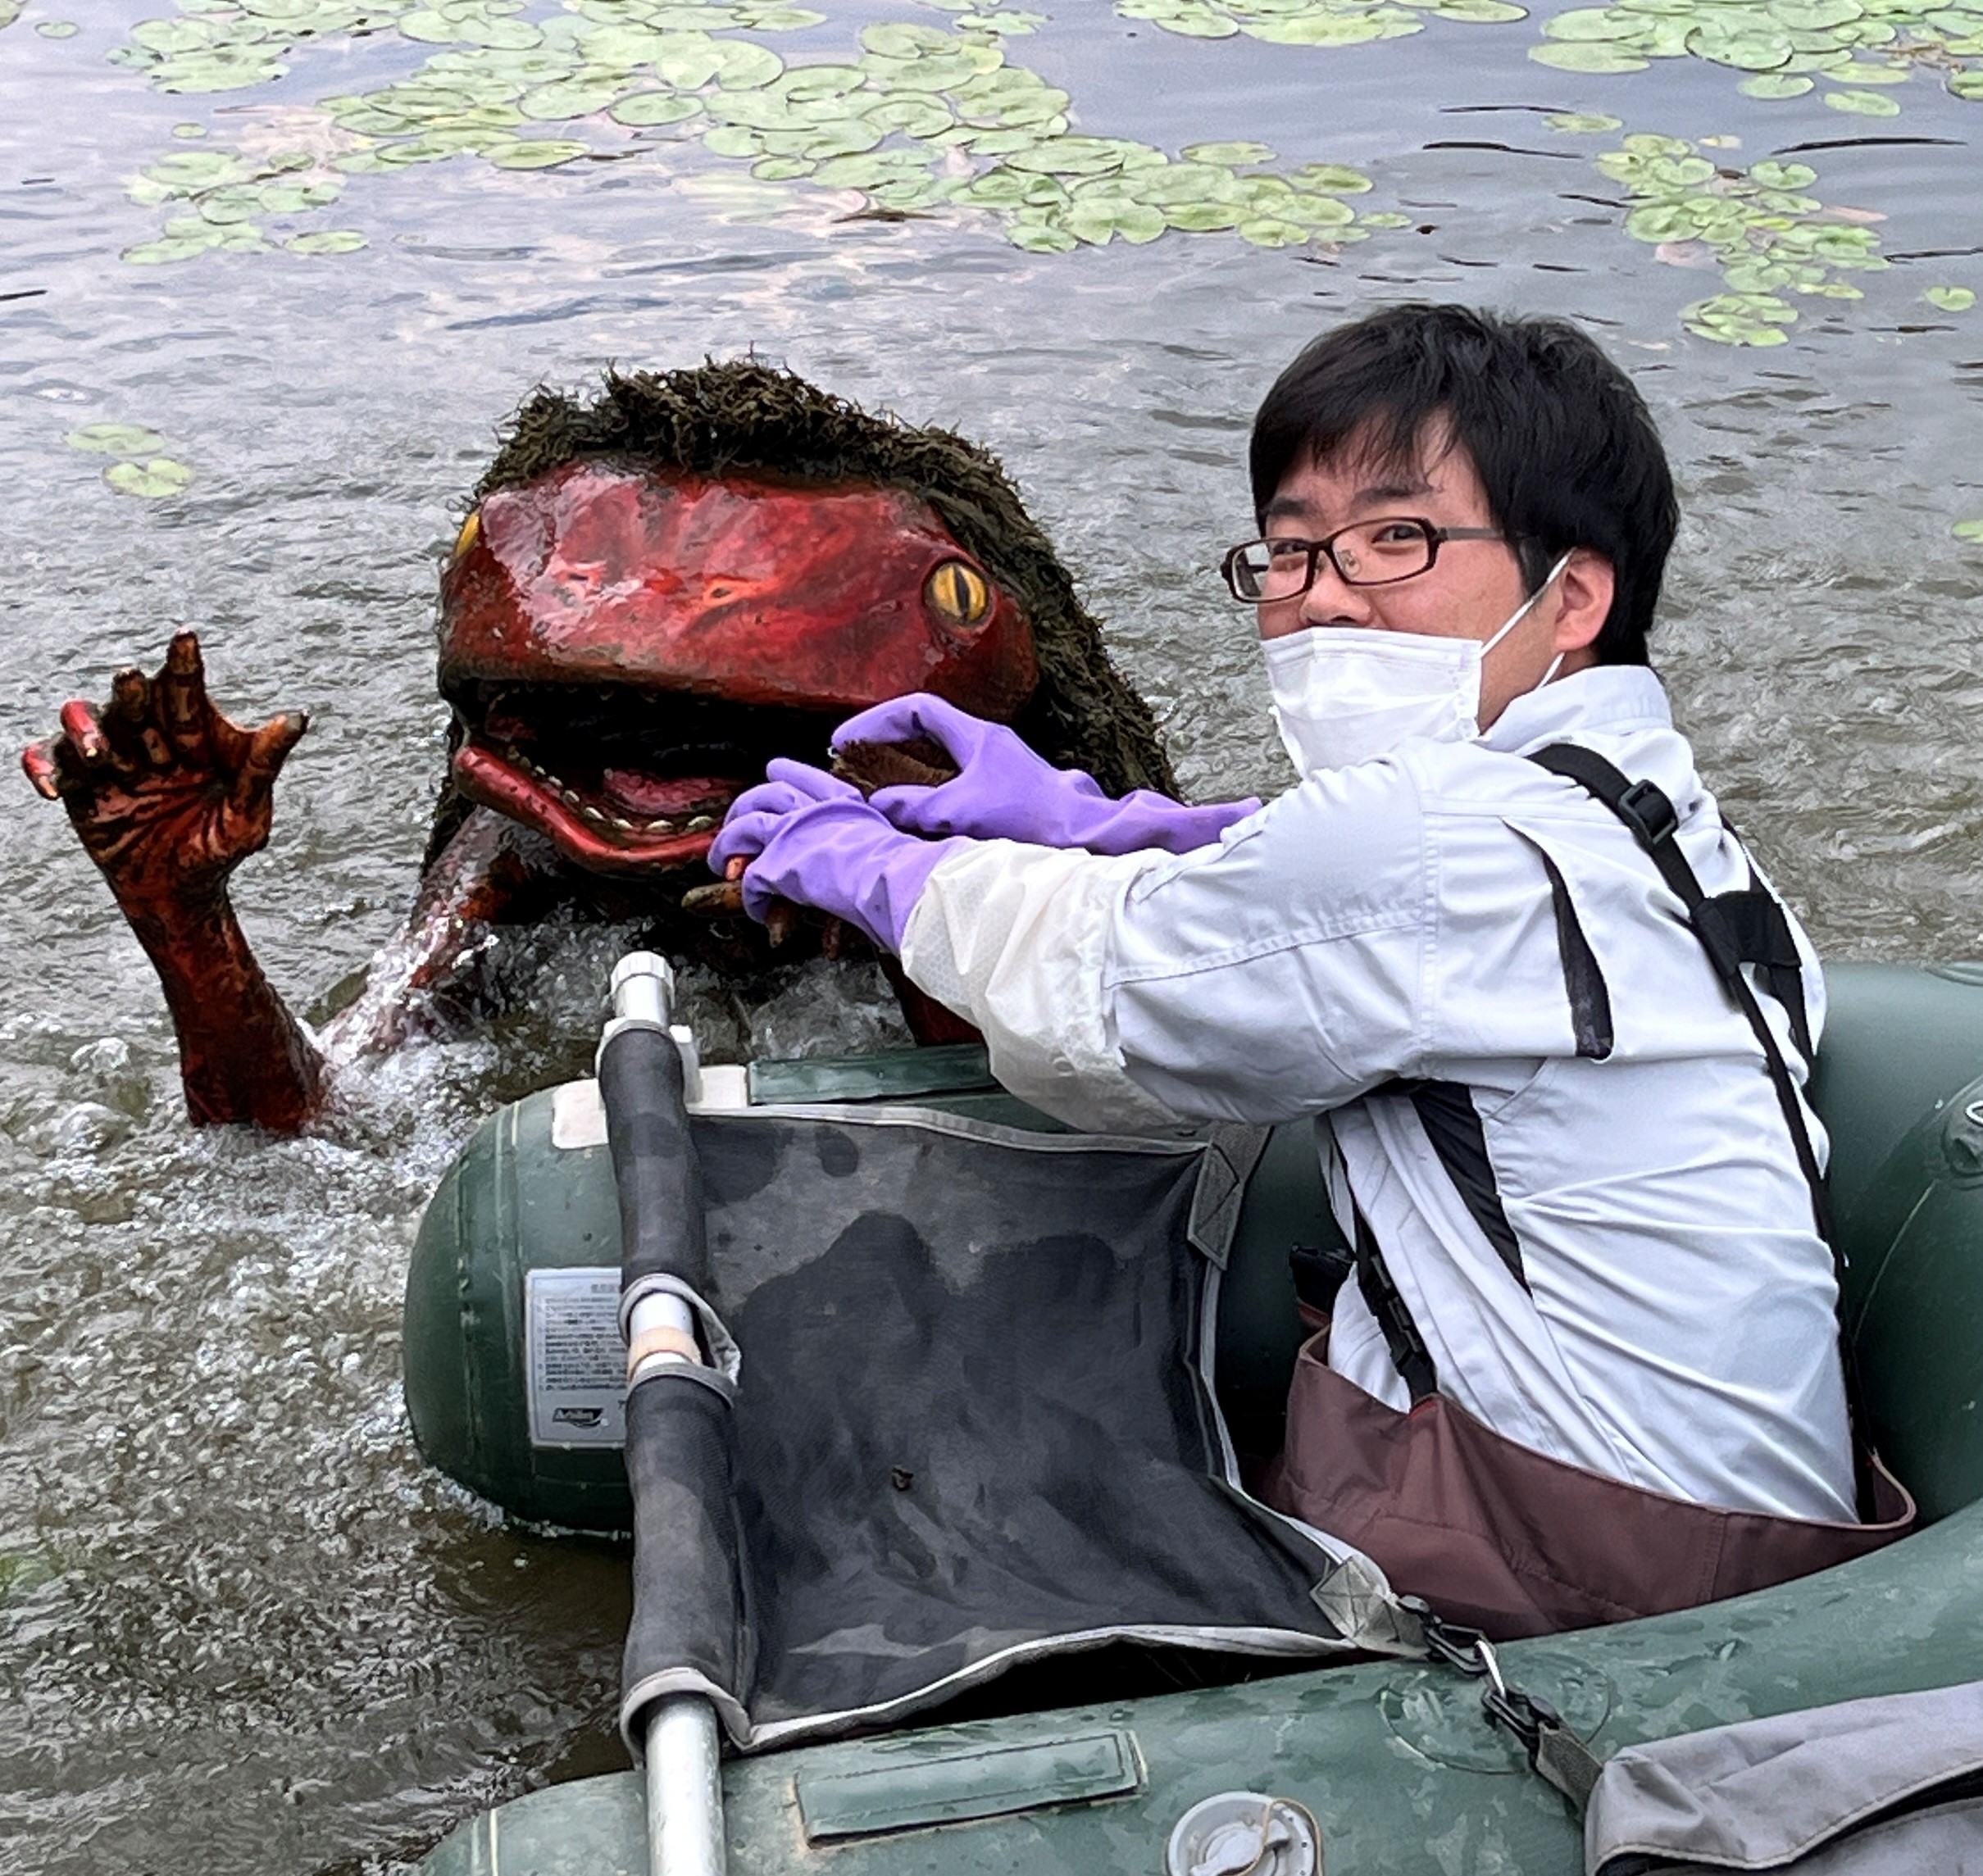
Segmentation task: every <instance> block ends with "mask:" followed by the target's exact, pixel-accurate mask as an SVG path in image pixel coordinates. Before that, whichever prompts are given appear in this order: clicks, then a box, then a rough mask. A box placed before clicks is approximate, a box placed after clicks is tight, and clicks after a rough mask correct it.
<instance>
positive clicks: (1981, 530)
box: [1949, 516, 1983, 547]
mask: <svg viewBox="0 0 1983 1876" xmlns="http://www.w3.org/2000/svg"><path fill="white" fill-rule="evenodd" d="M1949 533H1950V534H1953V535H1954V536H1955V538H1957V539H1958V541H1972V542H1974V543H1976V545H1977V546H1978V547H1983V516H1978V517H1977V518H1976V520H1972V521H1958V522H1957V523H1956V524H1955V525H1954V526H1953V527H1952V528H1951V529H1949Z"/></svg>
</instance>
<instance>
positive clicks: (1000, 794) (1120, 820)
mask: <svg viewBox="0 0 1983 1876" xmlns="http://www.w3.org/2000/svg"><path fill="white" fill-rule="evenodd" d="M917 736H926V737H928V738H930V740H931V741H932V742H935V743H941V744H942V745H943V746H944V748H945V749H947V750H948V752H950V759H951V760H952V761H953V762H955V763H956V764H957V769H958V771H959V772H958V774H957V779H955V780H954V781H949V782H945V783H944V784H942V785H941V786H940V787H938V788H877V789H876V791H875V793H874V797H873V800H872V806H875V807H876V808H879V809H880V811H881V812H882V813H883V814H885V815H887V816H888V818H889V821H890V822H891V823H893V824H894V825H895V826H897V827H898V828H901V829H904V830H905V831H906V832H907V833H910V834H969V835H970V836H971V838H974V839H976V840H1023V841H1026V842H1028V843H1030V844H1031V845H1033V846H1035V847H1085V848H1087V850H1088V851H1089V852H1090V853H1111V854H1112V853H1140V852H1144V850H1145V849H1146V848H1149V847H1162V849H1163V850H1164V851H1165V852H1168V853H1189V852H1192V851H1193V849H1194V848H1196V847H1209V846H1210V845H1211V844H1212V842H1214V841H1215V840H1217V838H1219V835H1220V834H1221V831H1222V830H1223V829H1226V828H1228V827H1230V826H1231V824H1233V823H1234V822H1235V821H1236V820H1244V819H1245V818H1246V816H1247V815H1249V814H1253V813H1254V812H1256V811H1258V808H1259V806H1260V804H1259V802H1257V801H1251V800H1249V801H1244V802H1219V803H1217V804H1216V805H1214V806H1208V807H1202V808H1193V807H1186V806H1185V805H1184V803H1183V802H1174V801H1172V800H1171V797H1169V796H1168V795H1160V794H1157V793H1154V792H1153V791H1152V790H1150V789H1148V788H1138V789H1136V790H1135V792H1134V793H1130V794H1126V795H1125V796H1123V797H1121V800H1119V801H1113V800H1111V799H1110V798H1109V797H1108V796H1107V795H1105V794H1103V793H1102V790H1101V788H1100V787H1099V786H1098V784H1097V783H1096V781H1095V779H1094V777H1093V776H1092V775H1088V774H1083V773H1082V772H1081V770H1079V769H1057V768H1055V767H1054V766H1053V764H1052V763H1051V762H1049V761H1047V760H1046V758H1045V757H1044V756H1039V755H1036V754H1035V752H1033V751H1032V750H1031V749H1029V748H1028V747H1026V744H1025V743H1023V742H1021V740H1020V738H1019V737H1018V736H1017V734H1015V733H1014V732H1013V731H1012V730H1010V729H1007V728H1006V727H1005V725H1003V724H1002V723H986V722H984V721H982V720H980V719H979V718H977V717H975V716H971V715H966V713H965V712H964V711H961V710H959V709H958V708H957V706H955V705H954V704H948V703H946V702H944V700H943V699H942V698H941V697H931V696H930V695H929V694H928V693H926V692H917V693H915V694H913V695H912V696H909V697H893V698H891V699H890V700H889V702H886V703H881V704H876V706H875V707H874V708H873V709H872V710H864V711H862V712H861V714H860V715H858V716H854V717H849V718H848V720H847V721H846V722H844V723H843V724H842V725H840V727H839V729H836V730H835V732H834V735H833V746H834V747H835V749H844V748H845V747H846V746H847V745H848V743H906V742H907V741H908V740H909V739H910V738H912V737H917Z"/></svg>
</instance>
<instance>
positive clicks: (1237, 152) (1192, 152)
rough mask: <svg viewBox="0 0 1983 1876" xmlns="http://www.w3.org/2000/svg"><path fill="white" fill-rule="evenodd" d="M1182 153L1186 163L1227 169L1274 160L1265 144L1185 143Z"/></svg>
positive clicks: (1272, 153) (1272, 154)
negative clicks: (1219, 166)
mask: <svg viewBox="0 0 1983 1876" xmlns="http://www.w3.org/2000/svg"><path fill="white" fill-rule="evenodd" d="M1182 153H1183V155H1184V157H1185V161H1187V162H1193V163H1220V164H1223V165H1224V166H1226V168H1228V169H1231V168H1234V167H1236V166H1239V165H1240V164H1242V163H1271V162H1272V161H1273V160H1274V152H1272V151H1271V149H1269V148H1267V145H1266V144H1265V143H1187V144H1186V145H1185V148H1184V151H1183V152H1182Z"/></svg>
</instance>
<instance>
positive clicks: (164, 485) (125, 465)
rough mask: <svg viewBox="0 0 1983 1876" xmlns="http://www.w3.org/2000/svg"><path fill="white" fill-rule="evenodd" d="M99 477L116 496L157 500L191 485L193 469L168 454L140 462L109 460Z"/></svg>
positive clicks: (179, 492) (150, 500) (182, 491)
mask: <svg viewBox="0 0 1983 1876" xmlns="http://www.w3.org/2000/svg"><path fill="white" fill-rule="evenodd" d="M103 479H104V480H105V481H106V482H107V483H108V484H110V485H111V488H114V489H116V492H117V493H119V494H120V495H137V496H140V497H143V498H144V499H145V500H146V501H148V502H161V501H163V500H165V499H166V497H168V496H172V495H183V494H184V493H185V492H186V491H187V489H188V488H190V487H192V485H193V471H192V470H191V469H189V467H188V466H186V465H185V464H184V463H183V462H177V461H174V460H173V459H172V457H169V456H155V457H151V458H150V459H149V460H148V461H143V462H113V463H112V464H111V466H110V467H109V468H108V469H107V470H104V471H103Z"/></svg>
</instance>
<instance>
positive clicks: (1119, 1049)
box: [903, 762, 1430, 1132]
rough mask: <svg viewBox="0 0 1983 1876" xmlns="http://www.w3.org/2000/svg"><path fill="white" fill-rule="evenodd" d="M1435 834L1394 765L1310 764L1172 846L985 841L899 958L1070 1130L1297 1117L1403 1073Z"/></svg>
mask: <svg viewBox="0 0 1983 1876" xmlns="http://www.w3.org/2000/svg"><path fill="white" fill-rule="evenodd" d="M1424 846H1425V837H1424V829H1423V816H1422V815H1421V813H1420V811H1419V809H1418V802H1417V790H1416V788H1415V785H1414V784H1413V783H1412V779H1411V778H1410V777H1409V776H1408V774H1406V773H1405V772H1404V771H1403V770H1402V769H1400V768H1399V767H1398V766H1397V765H1394V764H1391V763H1388V762H1378V763H1368V764H1365V765H1362V766H1361V767H1360V768H1358V769H1356V770H1343V771H1339V772H1337V773H1334V774H1315V775H1311V776H1310V777H1309V778H1308V779H1307V780H1306V781H1304V782H1303V784H1301V786H1300V787H1299V788H1295V789H1294V790H1292V791H1290V792H1289V793H1288V794H1285V795H1284V796H1282V797H1280V799H1279V800H1278V801H1276V802H1274V803H1272V804H1271V806H1268V807H1267V808H1264V809H1262V811H1260V812H1259V813H1258V814H1257V815H1253V816H1250V817H1249V818H1248V820H1244V821H1242V822H1239V823H1238V824H1236V825H1235V827H1233V828H1231V829H1228V830H1227V831H1226V834H1225V835H1224V836H1223V837H1222V838H1221V841H1220V843H1219V844H1217V846H1214V847H1204V848H1202V849H1200V850H1198V852H1194V853H1189V854H1185V855H1181V856H1175V857H1173V856H1166V855H1162V854H1135V855H1130V856H1125V857H1124V858H1121V859H1117V860H1103V859H1096V858H1094V857H1092V856H1088V855H1085V854H1082V853H1078V852H1051V851H1049V850H1047V849H1044V848H1039V847H1019V846H1017V845H1015V844H1014V843H1010V842H1003V841H994V842H982V843H975V844H974V845H973V846H972V847H970V848H968V849H966V851H964V852H962V853H961V854H959V855H958V856H956V857H954V858H953V859H950V860H947V861H944V863H943V865H940V866H939V867H938V868H937V869H936V870H935V872H934V873H933V874H931V875H930V882H929V884H928V886H927V887H926V888H925V891H924V893H923V895H922V897H921V900H920V901H919V902H918V903H917V906H916V911H915V914H914V915H913V916H912V918H911V920H910V922H909V926H908V929H907V933H906V934H905V942H904V945H903V966H904V968H905V969H906V970H907V973H908V974H909V976H910V978H911V979H912V981H913V982H915V983H916V984H917V985H919V986H920V987H921V988H923V989H924V990H926V991H928V992H929V993H930V994H931V995H932V996H934V997H937V998H938V999H939V1001H940V1002H944V1003H946V1004H948V1006H950V1007H951V1008H953V1009H954V1010H957V1011H960V1012H961V1013H962V1014H964V1015H968V1016H969V1017H970V1018H971V1020H972V1021H973V1022H975V1023H976V1024H977V1025H978V1027H979V1028H980V1029H982V1030H983V1031H984V1032H985V1038H986V1041H987V1042H988V1044H989V1047H990V1050H991V1056H992V1066H993V1070H994V1074H997V1076H998V1079H999V1080H1000V1082H1001V1083H1003V1084H1004V1085H1005V1086H1006V1087H1007V1088H1010V1089H1012V1092H1015V1093H1017V1094H1018V1095H1020V1096H1021V1097H1023V1098H1025V1099H1026V1100H1028V1101H1030V1102H1033V1103H1034V1104H1035V1106H1039V1107H1041V1108H1042V1109H1044V1111H1047V1112H1048V1113H1050V1114H1053V1115H1055V1116H1056V1117H1057V1118H1059V1119H1061V1120H1065V1121H1067V1122H1068V1123H1069V1124H1071V1125H1075V1126H1080V1127H1084V1128H1089V1129H1104V1128H1105V1129H1112V1130H1117V1131H1121V1130H1133V1131H1143V1132H1147V1131H1150V1130H1153V1129H1162V1128H1174V1127H1176V1126H1177V1125H1178V1124H1180V1123H1182V1122H1186V1121H1199V1120H1245V1121H1276V1120H1288V1119H1292V1118H1294V1117H1295V1116H1297V1115H1302V1114H1312V1113H1315V1112H1317V1111H1322V1110H1325V1109H1326V1108H1329V1107H1332V1106H1338V1105H1339V1104H1340V1103H1341V1102H1344V1101H1347V1100H1350V1099H1353V1098H1354V1097H1355V1096H1356V1095H1358V1094H1359V1093H1362V1092H1364V1091H1365V1090H1366V1089H1367V1088H1371V1087H1372V1086H1375V1085H1376V1083H1379V1082H1380V1081H1383V1080H1385V1079H1387V1078H1388V1077H1389V1076H1390V1075H1392V1074H1398V1073H1400V1072H1403V1071H1404V1070H1406V1068H1407V1066H1408V1062H1409V1060H1410V1058H1411V1056H1412V1052H1413V1051H1414V1049H1415V1048H1416V1047H1417V1040H1418V1029H1419V1009H1418V1005H1419V997H1420V984H1421V979H1422V977H1423V975H1424V969H1423V961H1422V954H1423V950H1424V931H1423V929H1422V928H1423V926H1424V924H1425V922H1426V919H1427V917H1428V915H1429V912H1430V896H1429V893H1428V889H1427V886H1426V859H1425V852H1424Z"/></svg>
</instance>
